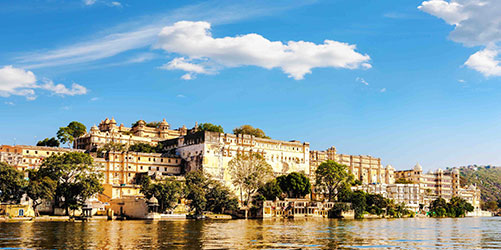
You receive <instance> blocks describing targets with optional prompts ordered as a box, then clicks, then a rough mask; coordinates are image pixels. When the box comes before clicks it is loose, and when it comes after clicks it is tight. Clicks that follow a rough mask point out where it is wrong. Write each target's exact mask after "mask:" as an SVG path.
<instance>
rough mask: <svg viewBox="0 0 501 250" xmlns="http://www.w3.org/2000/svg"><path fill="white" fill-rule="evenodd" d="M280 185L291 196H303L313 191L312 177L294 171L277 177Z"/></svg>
mask: <svg viewBox="0 0 501 250" xmlns="http://www.w3.org/2000/svg"><path fill="white" fill-rule="evenodd" d="M277 182H278V185H279V186H280V188H281V189H282V191H283V192H284V193H286V194H287V197H289V198H301V197H304V196H305V195H307V194H309V193H310V192H311V184H310V179H309V178H308V177H306V176H305V175H304V174H303V173H298V172H292V173H290V174H288V175H283V177H282V176H279V177H278V178H277Z"/></svg>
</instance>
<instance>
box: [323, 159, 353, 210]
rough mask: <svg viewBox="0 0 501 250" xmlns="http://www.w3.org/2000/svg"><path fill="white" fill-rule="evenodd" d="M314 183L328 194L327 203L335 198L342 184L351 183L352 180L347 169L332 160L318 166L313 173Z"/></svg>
mask: <svg viewBox="0 0 501 250" xmlns="http://www.w3.org/2000/svg"><path fill="white" fill-rule="evenodd" d="M315 174H316V183H317V185H318V186H319V187H321V186H323V187H325V188H326V189H327V192H328V194H329V201H333V200H334V199H335V198H337V189H338V187H339V186H340V185H342V184H343V183H351V182H352V181H353V179H354V177H353V175H352V174H351V173H350V171H349V170H348V167H347V166H346V165H343V164H339V163H337V162H335V161H332V160H327V161H325V162H323V163H322V164H320V166H318V168H317V170H316V171H315Z"/></svg>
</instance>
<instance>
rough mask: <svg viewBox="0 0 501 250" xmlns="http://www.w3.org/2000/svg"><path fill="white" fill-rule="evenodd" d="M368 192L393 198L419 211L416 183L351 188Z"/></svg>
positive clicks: (417, 186) (418, 195) (398, 202)
mask: <svg viewBox="0 0 501 250" xmlns="http://www.w3.org/2000/svg"><path fill="white" fill-rule="evenodd" d="M352 189H353V190H361V191H364V192H366V193H369V194H379V195H381V196H383V197H384V198H387V199H391V200H393V201H394V202H395V203H396V204H400V203H404V204H405V206H406V207H407V208H408V209H409V210H412V211H414V212H417V211H419V204H420V201H421V199H420V197H421V196H420V189H419V185H418V184H366V185H359V186H355V187H353V188H352Z"/></svg>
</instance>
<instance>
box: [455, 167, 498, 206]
mask: <svg viewBox="0 0 501 250" xmlns="http://www.w3.org/2000/svg"><path fill="white" fill-rule="evenodd" d="M458 169H459V171H460V174H461V186H465V185H470V184H476V185H477V187H479V188H480V191H481V196H482V200H483V201H497V200H498V199H501V167H493V166H468V167H459V168H458Z"/></svg>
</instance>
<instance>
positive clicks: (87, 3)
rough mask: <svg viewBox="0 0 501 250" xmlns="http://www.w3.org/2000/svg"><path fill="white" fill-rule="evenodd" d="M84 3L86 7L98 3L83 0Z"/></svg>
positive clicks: (92, 0) (93, 0) (94, 0)
mask: <svg viewBox="0 0 501 250" xmlns="http://www.w3.org/2000/svg"><path fill="white" fill-rule="evenodd" d="M83 3H84V4H85V5H93V4H95V3H96V0H83Z"/></svg>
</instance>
